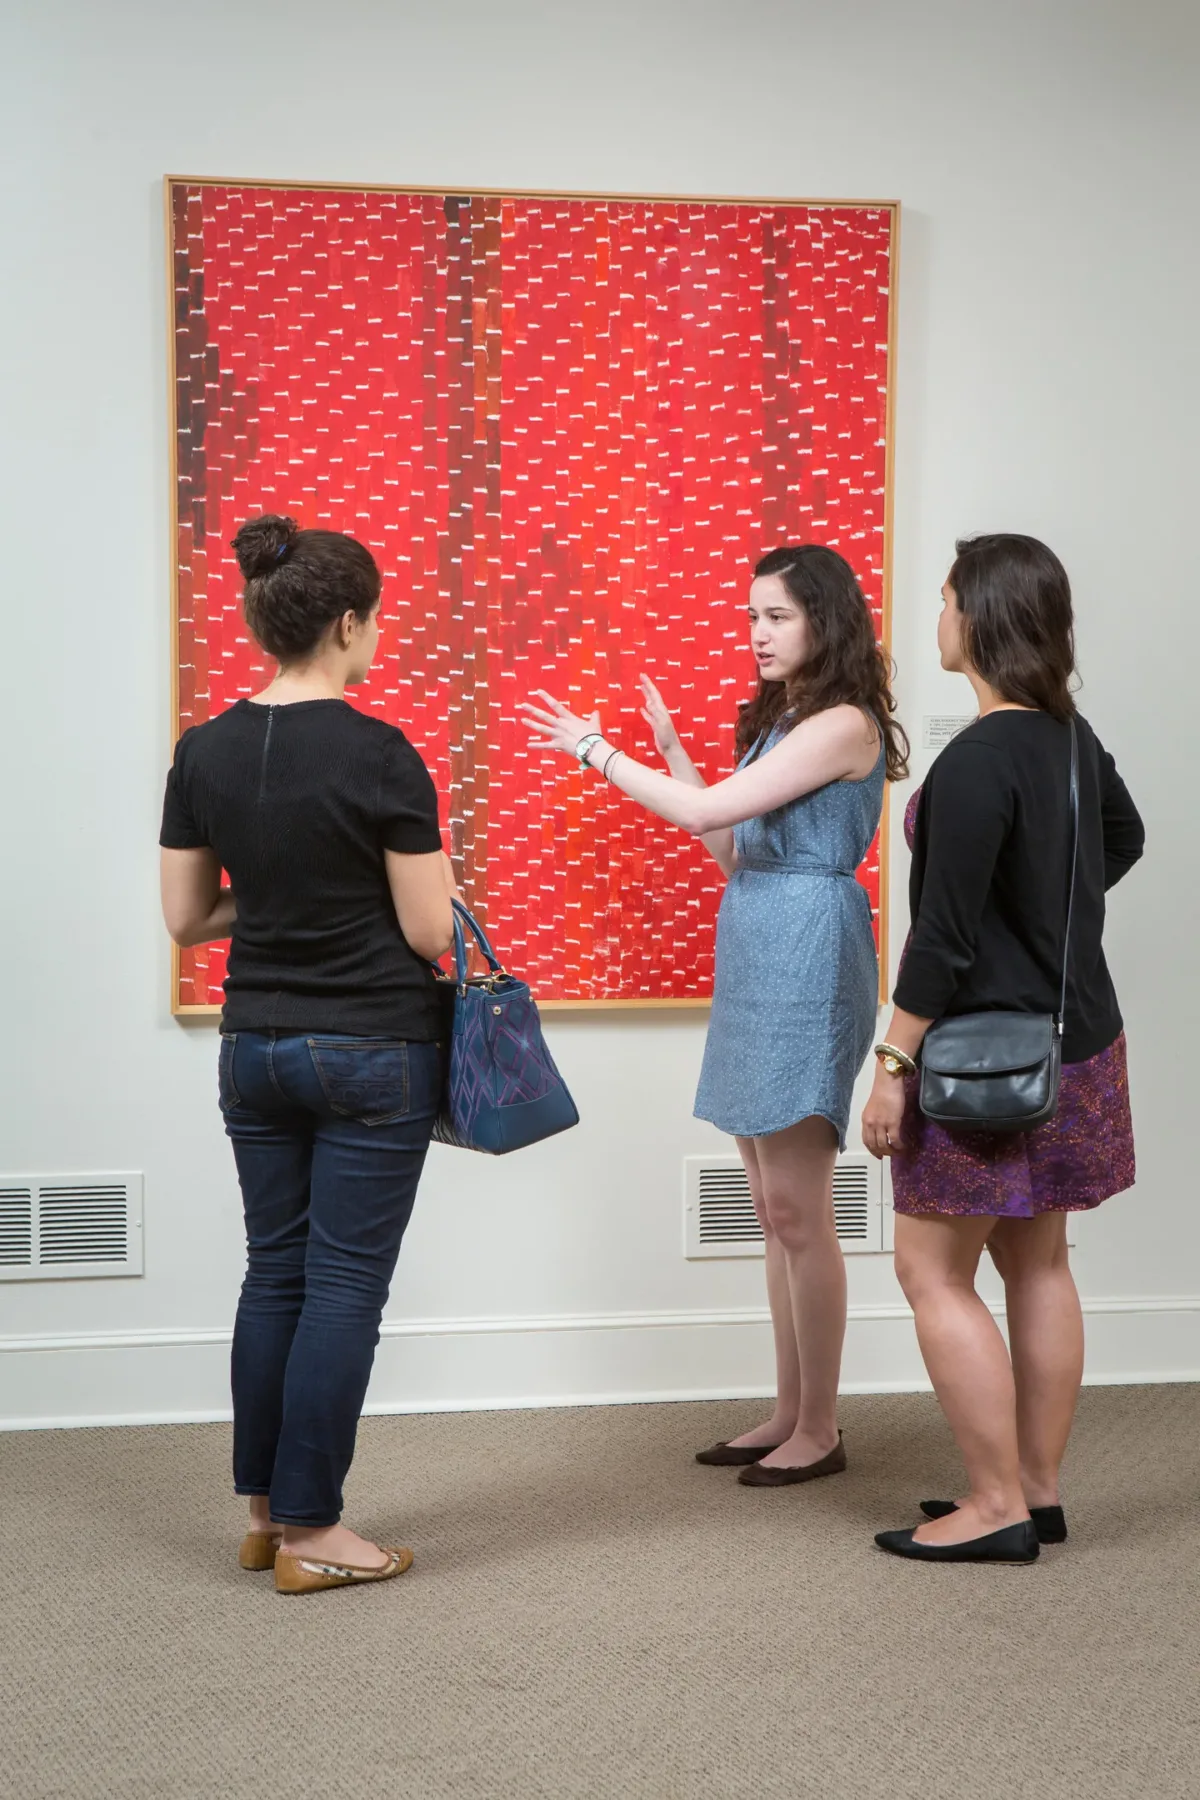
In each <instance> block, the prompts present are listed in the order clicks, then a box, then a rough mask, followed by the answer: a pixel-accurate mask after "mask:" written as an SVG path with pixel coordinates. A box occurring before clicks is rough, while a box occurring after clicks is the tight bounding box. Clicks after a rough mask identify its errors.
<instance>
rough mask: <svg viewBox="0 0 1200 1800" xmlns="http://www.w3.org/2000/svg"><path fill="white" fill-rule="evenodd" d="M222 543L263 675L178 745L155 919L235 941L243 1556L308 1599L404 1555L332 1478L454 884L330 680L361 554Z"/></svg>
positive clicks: (412, 782) (237, 1405)
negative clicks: (372, 1530)
mask: <svg viewBox="0 0 1200 1800" xmlns="http://www.w3.org/2000/svg"><path fill="white" fill-rule="evenodd" d="M234 547H235V549H236V551H237V555H238V561H239V563H240V565H241V569H242V573H243V574H244V575H245V577H246V593H245V613H246V621H247V624H248V625H249V627H250V629H251V631H252V632H253V633H254V635H255V637H256V638H257V639H258V641H259V642H260V643H261V644H262V646H263V648H264V649H265V650H266V651H268V652H269V653H270V654H271V655H272V656H274V657H276V658H277V659H278V662H279V671H278V674H277V675H276V677H275V679H274V681H273V682H272V683H271V684H270V686H269V687H268V688H267V689H266V690H265V691H264V692H263V693H261V694H259V695H257V696H256V697H255V699H253V700H239V701H238V702H237V704H236V705H235V706H232V707H230V708H229V710H228V711H227V712H224V713H222V714H220V715H219V716H218V717H217V718H215V719H212V720H210V721H209V723H207V724H205V725H199V726H196V727H195V728H194V729H193V730H191V731H187V732H185V733H184V735H183V736H182V737H181V738H180V740H179V743H178V745H177V746H176V750H175V760H174V764H173V766H172V769H171V772H170V775H169V776H168V778H167V793H166V801H165V805H164V810H163V826H162V835H161V843H162V892H163V914H164V917H165V919H166V923H167V929H168V930H169V931H170V933H171V936H172V937H173V938H174V939H175V942H176V943H177V944H181V945H190V944H202V943H208V942H210V941H212V940H214V939H220V938H224V937H227V936H229V935H230V933H231V932H232V944H231V947H230V953H229V970H228V977H227V980H226V983H225V1006H224V1011H223V1014H222V1036H221V1053H220V1100H221V1110H222V1113H223V1114H224V1118H225V1129H226V1131H227V1132H228V1134H229V1137H230V1138H231V1140H232V1142H233V1151H234V1158H235V1160H236V1163H237V1169H238V1178H239V1181H240V1183H241V1188H242V1196H243V1201H244V1205H245V1213H246V1235H247V1242H248V1262H247V1270H246V1278H245V1282H244V1285H243V1287H242V1294H241V1300H240V1302H239V1305H238V1312H237V1323H236V1326H235V1329H234V1339H233V1362H232V1376H233V1407H234V1441H233V1457H234V1486H235V1488H236V1491H237V1492H238V1493H239V1494H245V1495H247V1496H248V1497H249V1500H250V1531H249V1534H248V1535H247V1537H246V1539H245V1541H244V1543H243V1545H242V1550H241V1557H240V1560H241V1563H242V1566H243V1568H253V1569H268V1568H271V1567H274V1569H275V1579H276V1585H277V1587H279V1588H280V1590H281V1591H285V1592H291V1593H305V1592H312V1591H315V1590H317V1589H319V1588H323V1587H332V1586H342V1585H345V1584H346V1583H347V1582H351V1581H364V1580H372V1581H378V1580H385V1579H387V1578H388V1577H390V1576H392V1575H398V1574H400V1573H401V1572H402V1571H403V1570H404V1569H406V1568H407V1567H408V1566H409V1564H410V1563H411V1561H412V1553H411V1551H408V1550H393V1549H386V1550H383V1549H380V1548H379V1546H377V1545H375V1544H371V1543H369V1542H367V1541H366V1540H365V1539H363V1538H360V1537H358V1536H356V1534H355V1533H354V1532H352V1531H349V1530H348V1529H347V1528H346V1527H344V1526H343V1525H342V1524H341V1523H340V1519H341V1510H342V1482H343V1479H344V1477H345V1474H346V1471H347V1469H348V1468H349V1466H350V1461H351V1458H352V1456H353V1454H354V1440H355V1434H356V1430H357V1425H358V1418H359V1414H360V1412H361V1410H362V1403H363V1398H364V1395H365V1393H366V1388H367V1381H368V1378H369V1376H370V1372H371V1364H372V1361H373V1359H374V1354H375V1346H376V1344H377V1342H378V1338H379V1322H380V1317H381V1315H382V1311H383V1306H384V1302H385V1301H386V1299H387V1294H388V1287H389V1284H390V1281H391V1276H392V1271H393V1269H394V1267H395V1263H396V1257H397V1255H398V1253H399V1249H400V1240H401V1238H402V1237H403V1235H404V1229H405V1226H406V1225H407V1223H408V1219H409V1215H410V1213H411V1212H412V1207H413V1201H414V1199H415V1196H416V1189H417V1182H418V1180H419V1178H420V1174H421V1169H422V1166H423V1164H424V1161H425V1155H426V1152H427V1150H428V1148H429V1140H430V1133H431V1130H432V1126H433V1121H434V1117H435V1114H436V1111H437V1107H438V1102H439V1098H440V1094H441V1087H442V1056H443V1053H442V1049H441V1047H440V1046H439V1043H438V1039H439V1035H440V1030H441V1024H440V1013H439V1006H438V1000H437V995H436V992H435V987H434V979H433V976H432V973H431V971H430V967H429V962H430V959H432V958H435V957H438V956H440V955H441V954H442V953H443V952H444V951H445V950H446V949H447V948H448V947H449V944H450V942H451V939H452V921H451V906H450V902H451V897H452V894H453V891H454V885H453V877H452V875H451V873H450V864H449V862H448V860H447V858H446V857H445V856H444V855H443V854H442V848H441V836H440V833H439V829H438V812H437V797H436V795H435V793H434V788H433V783H432V782H431V780H430V778H429V775H428V772H427V771H426V769H425V766H424V764H423V763H422V761H421V758H420V757H419V756H418V754H417V752H416V751H415V750H414V749H413V747H412V746H411V744H409V743H408V742H407V740H406V739H405V737H404V736H403V734H402V733H401V732H400V731H398V730H397V729H396V728H395V727H394V726H392V725H387V724H385V723H384V722H383V720H382V719H376V718H371V717H368V716H367V715H366V714H364V713H360V712H358V711H356V710H355V709H354V708H353V707H351V706H349V705H348V704H347V702H346V700H345V697H344V695H345V689H346V687H347V686H348V685H352V684H353V683H355V682H358V681H361V680H362V679H363V678H364V677H365V675H366V673H367V670H368V669H369V668H370V666H371V662H372V659H373V657H374V655H375V648H376V644H377V642H378V638H379V624H378V616H379V590H380V577H379V571H378V569H377V568H376V566H375V562H374V559H373V558H372V557H371V555H370V553H369V551H367V550H365V549H364V548H363V546H362V545H361V544H359V543H357V542H355V540H354V539H353V538H350V537H343V536H341V535H340V534H339V533H336V532H331V531H297V530H296V527H295V525H294V523H293V521H292V520H290V519H283V518H275V517H271V516H268V517H265V518H261V519H257V520H254V521H252V522H251V523H250V524H247V525H244V526H243V527H242V529H241V530H240V531H239V533H238V535H237V537H236V539H235V540H234ZM223 869H224V870H227V871H228V874H229V878H230V884H231V885H230V886H229V887H228V888H222V886H221V871H222V870H223ZM281 1541H282V1549H281V1548H280V1544H281ZM277 1553H278V1554H277Z"/></svg>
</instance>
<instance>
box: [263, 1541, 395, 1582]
mask: <svg viewBox="0 0 1200 1800" xmlns="http://www.w3.org/2000/svg"><path fill="white" fill-rule="evenodd" d="M381 1548H383V1549H385V1550H386V1551H387V1556H388V1561H387V1562H385V1563H384V1565H383V1567H382V1568H381V1569H360V1568H356V1567H355V1565H354V1564H353V1563H338V1562H322V1561H321V1559H320V1558H319V1557H316V1556H289V1555H288V1553H287V1552H286V1550H281V1551H280V1552H279V1555H278V1556H277V1557H276V1558H275V1587H276V1590H277V1592H279V1593H281V1594H319V1593H320V1592H321V1590H322V1589H323V1588H335V1587H353V1586H354V1585H356V1584H357V1583H359V1582H363V1581H390V1580H391V1579H392V1577H393V1576H394V1575H403V1573H404V1571H405V1569H411V1568H412V1562H413V1553H412V1551H411V1550H392V1549H390V1548H389V1547H388V1546H386V1545H383V1546H381Z"/></svg>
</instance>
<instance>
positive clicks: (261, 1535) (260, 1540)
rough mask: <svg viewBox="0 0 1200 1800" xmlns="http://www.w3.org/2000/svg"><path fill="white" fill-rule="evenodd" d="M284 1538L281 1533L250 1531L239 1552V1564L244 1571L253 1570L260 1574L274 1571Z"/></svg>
mask: <svg viewBox="0 0 1200 1800" xmlns="http://www.w3.org/2000/svg"><path fill="white" fill-rule="evenodd" d="M282 1538H283V1533H282V1532H281V1531H248V1532H247V1533H246V1535H245V1537H244V1538H243V1539H242V1547H241V1549H240V1550H239V1551H238V1562H239V1564H240V1565H241V1567H242V1568H243V1569H252V1570H255V1571H256V1572H258V1573H259V1574H261V1573H262V1571H263V1570H265V1569H273V1568H274V1567H275V1557H276V1555H277V1553H278V1550H279V1545H280V1543H281V1541H282Z"/></svg>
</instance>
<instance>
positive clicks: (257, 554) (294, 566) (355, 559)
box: [233, 513, 381, 663]
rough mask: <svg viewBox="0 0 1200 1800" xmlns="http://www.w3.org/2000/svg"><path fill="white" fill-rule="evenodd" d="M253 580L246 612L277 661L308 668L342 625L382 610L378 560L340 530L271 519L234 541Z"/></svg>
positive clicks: (250, 523) (254, 523) (248, 527)
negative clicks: (348, 616)
mask: <svg viewBox="0 0 1200 1800" xmlns="http://www.w3.org/2000/svg"><path fill="white" fill-rule="evenodd" d="M233 548H234V550H235V551H236V552H237V559H238V567H239V568H240V569H241V571H242V574H243V575H244V576H245V578H246V592H245V594H244V596H243V599H242V610H243V612H244V613H245V615H246V623H247V625H248V626H249V627H250V630H251V631H252V632H253V633H254V636H255V637H256V638H257V639H258V642H259V643H260V644H261V645H262V647H263V649H264V650H265V651H266V652H267V654H268V655H269V656H273V657H275V658H276V659H277V660H278V661H279V662H280V663H294V662H303V661H304V659H305V658H306V657H309V656H311V655H312V654H313V652H314V651H315V650H316V648H317V646H318V645H319V644H320V642H321V639H322V638H323V637H324V636H325V633H326V632H327V631H328V630H329V627H330V626H331V625H332V624H333V622H334V620H335V619H340V618H341V617H342V614H343V613H348V612H352V613H353V614H354V615H355V617H356V618H358V619H361V620H362V621H364V623H365V621H366V620H367V619H369V618H370V616H371V614H372V613H373V612H374V611H375V608H376V607H377V606H378V604H379V589H380V586H381V577H380V574H379V569H378V567H377V565H376V562H375V558H374V557H373V556H372V555H371V552H370V551H369V550H368V549H366V548H365V546H364V545H362V544H360V543H359V542H358V539H357V538H352V537H347V536H345V535H344V533H342V532H340V531H300V530H299V529H298V528H297V525H296V521H295V519H288V518H284V517H282V516H280V515H279V514H277V513H264V514H263V516H262V517H261V518H259V519H248V520H247V521H246V523H245V524H244V525H243V526H242V528H241V530H240V531H239V532H238V534H237V536H236V537H235V538H234V540H233Z"/></svg>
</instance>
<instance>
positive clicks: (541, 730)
mask: <svg viewBox="0 0 1200 1800" xmlns="http://www.w3.org/2000/svg"><path fill="white" fill-rule="evenodd" d="M533 700H537V701H540V702H541V704H540V705H538V706H535V705H534V703H533ZM533 700H523V701H522V702H521V704H520V706H519V707H518V708H517V711H518V712H520V713H524V715H525V723H526V725H528V727H529V730H530V734H531V736H532V737H533V740H534V742H535V743H538V742H540V743H542V744H544V745H545V747H546V748H547V749H548V750H565V751H566V752H567V754H568V755H569V756H574V754H575V746H576V745H577V744H578V743H579V741H580V740H581V739H582V738H585V737H589V736H591V734H592V733H593V732H598V731H599V730H600V714H599V713H598V712H594V713H592V714H591V715H590V716H589V717H588V718H586V719H581V718H580V717H579V715H578V713H573V712H571V711H570V710H569V708H567V707H565V706H564V705H563V703H562V701H561V700H556V699H555V698H554V696H553V695H552V694H548V693H546V691H545V689H544V688H538V689H536V690H535V692H534V696H533Z"/></svg>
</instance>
